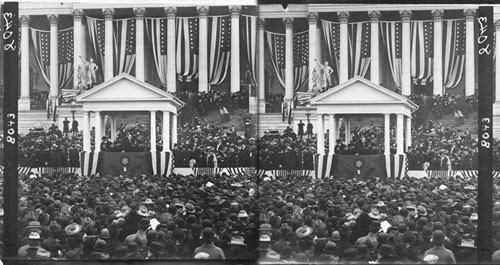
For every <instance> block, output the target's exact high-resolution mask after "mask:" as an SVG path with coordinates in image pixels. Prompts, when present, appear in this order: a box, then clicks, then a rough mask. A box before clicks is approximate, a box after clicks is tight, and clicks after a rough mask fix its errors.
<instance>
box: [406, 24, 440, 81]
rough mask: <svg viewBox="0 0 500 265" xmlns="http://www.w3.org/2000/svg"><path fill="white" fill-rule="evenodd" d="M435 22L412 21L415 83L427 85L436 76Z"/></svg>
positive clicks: (412, 56) (412, 75)
mask: <svg viewBox="0 0 500 265" xmlns="http://www.w3.org/2000/svg"><path fill="white" fill-rule="evenodd" d="M433 58H434V22H432V21H412V22H411V77H412V81H413V83H414V84H415V85H422V86H425V85H427V84H428V83H429V82H432V80H433V78H434V73H433V69H434V67H433V66H434V65H433Z"/></svg>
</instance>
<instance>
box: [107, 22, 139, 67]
mask: <svg viewBox="0 0 500 265" xmlns="http://www.w3.org/2000/svg"><path fill="white" fill-rule="evenodd" d="M140 30H143V29H140ZM113 46H114V47H113V63H114V67H113V69H114V75H115V76H116V75H119V74H121V73H127V74H130V72H131V71H132V68H133V67H134V63H135V18H129V19H115V20H113Z"/></svg>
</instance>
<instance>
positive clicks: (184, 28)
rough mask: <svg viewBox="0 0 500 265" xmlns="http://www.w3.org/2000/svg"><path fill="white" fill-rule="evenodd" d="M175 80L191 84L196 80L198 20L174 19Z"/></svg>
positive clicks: (187, 18)
mask: <svg viewBox="0 0 500 265" xmlns="http://www.w3.org/2000/svg"><path fill="white" fill-rule="evenodd" d="M175 39H176V68H177V79H178V80H179V81H181V82H193V81H194V80H196V79H198V54H199V42H198V18H197V17H176V36H175Z"/></svg>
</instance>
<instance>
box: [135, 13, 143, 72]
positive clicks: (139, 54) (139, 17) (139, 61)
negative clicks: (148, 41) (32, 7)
mask: <svg viewBox="0 0 500 265" xmlns="http://www.w3.org/2000/svg"><path fill="white" fill-rule="evenodd" d="M134 13H135V77H136V78H137V79H139V80H141V81H144V55H145V54H144V15H145V14H146V8H141V7H138V8H134Z"/></svg>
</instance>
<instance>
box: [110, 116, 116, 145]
mask: <svg viewBox="0 0 500 265" xmlns="http://www.w3.org/2000/svg"><path fill="white" fill-rule="evenodd" d="M109 116H110V120H109V121H110V125H111V126H109V127H110V130H111V135H110V136H111V139H110V140H111V141H115V140H116V114H110V115H109Z"/></svg>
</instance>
